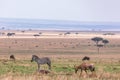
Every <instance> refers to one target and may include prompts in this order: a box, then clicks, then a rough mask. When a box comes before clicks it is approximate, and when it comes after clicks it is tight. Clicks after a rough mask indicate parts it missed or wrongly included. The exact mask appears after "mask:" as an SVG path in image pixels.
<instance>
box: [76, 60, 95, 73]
mask: <svg viewBox="0 0 120 80" xmlns="http://www.w3.org/2000/svg"><path fill="white" fill-rule="evenodd" d="M74 68H75V73H77V71H78V70H79V69H80V70H81V73H80V75H81V74H82V72H83V71H85V72H86V74H87V70H90V71H91V72H93V71H95V67H94V64H92V63H86V62H83V63H82V64H80V65H79V66H74Z"/></svg>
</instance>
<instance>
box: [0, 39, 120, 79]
mask: <svg viewBox="0 0 120 80" xmlns="http://www.w3.org/2000/svg"><path fill="white" fill-rule="evenodd" d="M108 40H109V41H110V43H109V44H108V45H107V46H106V47H103V48H101V49H100V54H97V49H96V47H95V46H94V42H92V41H91V40H90V39H87V38H49V39H48V38H41V39H40V38H30V39H25V38H24V39H22V38H20V39H17V38H1V39H0V57H1V59H0V66H5V65H6V64H9V65H11V64H14V65H15V66H16V65H17V66H18V67H19V66H24V67H25V68H26V67H31V66H32V65H33V64H34V66H33V68H35V69H33V72H32V73H31V74H27V73H24V72H23V74H20V73H17V72H13V71H12V67H11V69H10V70H11V71H9V72H6V73H5V74H1V77H0V80H119V79H120V67H119V66H120V65H119V64H120V54H119V52H120V43H119V41H120V39H119V38H117V39H114V38H111V39H108ZM11 54H14V55H15V57H16V59H17V61H16V63H13V62H11V61H9V56H10V55H11ZM33 54H36V55H38V56H39V57H44V56H47V57H50V58H51V60H52V63H53V64H52V69H53V70H52V72H51V73H50V74H47V75H43V74H40V73H36V69H37V65H36V63H31V62H29V61H30V60H31V55H33ZM84 56H89V57H91V62H93V63H94V64H95V65H96V75H97V77H95V75H91V74H90V73H89V75H86V74H85V73H83V76H79V73H78V74H75V73H74V69H73V67H74V65H75V64H76V65H79V64H80V63H81V59H82V57H84ZM9 65H7V66H6V67H8V66H9ZM43 67H44V66H43ZM2 69H4V68H2ZM2 69H1V70H2ZM45 69H47V68H46V66H45ZM59 69H60V70H59ZM66 69H67V70H66ZM26 70H27V69H26ZM69 70H70V71H69ZM79 72H80V71H79Z"/></svg>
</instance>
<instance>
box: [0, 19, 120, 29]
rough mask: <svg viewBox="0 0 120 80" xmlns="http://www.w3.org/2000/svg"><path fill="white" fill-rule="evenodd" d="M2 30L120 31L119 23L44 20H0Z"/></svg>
mask: <svg viewBox="0 0 120 80" xmlns="http://www.w3.org/2000/svg"><path fill="white" fill-rule="evenodd" d="M0 28H1V29H10V30H11V29H16V30H18V29H20V30H27V29H33V30H38V29H39V30H79V31H84V30H87V31H120V23H119V22H80V21H65V20H43V19H10V18H0Z"/></svg>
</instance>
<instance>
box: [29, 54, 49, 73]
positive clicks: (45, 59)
mask: <svg viewBox="0 0 120 80" xmlns="http://www.w3.org/2000/svg"><path fill="white" fill-rule="evenodd" d="M33 61H35V62H37V64H38V71H39V70H40V65H42V64H47V65H48V66H49V69H50V70H51V60H50V59H49V58H48V57H43V58H39V57H38V56H36V55H32V60H31V62H33Z"/></svg>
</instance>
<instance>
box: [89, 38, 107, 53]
mask: <svg viewBox="0 0 120 80" xmlns="http://www.w3.org/2000/svg"><path fill="white" fill-rule="evenodd" d="M91 40H92V41H94V42H95V43H96V47H97V51H98V54H99V53H100V48H101V47H103V46H105V45H106V44H107V43H109V41H108V40H107V39H103V38H101V37H94V38H92V39H91ZM99 42H102V43H103V44H104V45H103V44H99Z"/></svg>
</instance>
